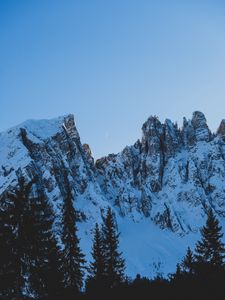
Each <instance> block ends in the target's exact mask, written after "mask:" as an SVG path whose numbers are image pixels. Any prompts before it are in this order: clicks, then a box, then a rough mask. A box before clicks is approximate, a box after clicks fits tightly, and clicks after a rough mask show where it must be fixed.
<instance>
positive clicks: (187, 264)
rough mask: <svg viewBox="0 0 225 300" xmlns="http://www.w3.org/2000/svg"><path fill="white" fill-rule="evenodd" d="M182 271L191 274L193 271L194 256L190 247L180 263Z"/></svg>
mask: <svg viewBox="0 0 225 300" xmlns="http://www.w3.org/2000/svg"><path fill="white" fill-rule="evenodd" d="M181 267H182V271H184V272H186V273H189V274H193V270H194V255H193V252H192V251H191V249H190V247H188V249H187V253H186V255H185V257H184V258H183V260H182V262H181Z"/></svg>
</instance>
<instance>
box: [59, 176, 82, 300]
mask: <svg viewBox="0 0 225 300" xmlns="http://www.w3.org/2000/svg"><path fill="white" fill-rule="evenodd" d="M62 242H63V244H64V250H63V272H64V287H65V293H66V295H67V297H68V298H69V297H73V296H74V295H77V294H78V293H79V292H80V290H81V288H82V285H83V266H84V263H85V260H84V255H83V253H82V252H81V249H80V247H79V239H78V237H77V226H76V212H75V209H74V207H73V196H72V192H71V188H70V185H69V182H68V180H67V179H66V196H65V199H64V204H63V220H62Z"/></svg>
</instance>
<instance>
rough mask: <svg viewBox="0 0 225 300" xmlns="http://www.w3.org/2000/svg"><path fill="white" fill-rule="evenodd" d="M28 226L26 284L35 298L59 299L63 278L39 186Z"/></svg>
mask: <svg viewBox="0 0 225 300" xmlns="http://www.w3.org/2000/svg"><path fill="white" fill-rule="evenodd" d="M29 216H30V222H29V224H30V226H29V229H28V228H27V229H26V232H27V237H28V239H29V241H30V261H31V265H30V269H29V285H30V287H31V291H32V293H35V295H36V296H37V298H38V299H53V298H54V299H59V297H60V295H61V294H60V293H61V291H62V284H63V277H62V271H61V266H60V257H61V254H60V250H59V248H58V246H57V243H56V240H55V238H54V235H53V232H52V224H53V219H52V212H51V208H50V206H49V203H48V201H47V199H46V197H45V195H44V193H43V191H42V190H41V189H39V190H38V194H37V197H35V198H34V199H32V202H31V203H30V213H29Z"/></svg>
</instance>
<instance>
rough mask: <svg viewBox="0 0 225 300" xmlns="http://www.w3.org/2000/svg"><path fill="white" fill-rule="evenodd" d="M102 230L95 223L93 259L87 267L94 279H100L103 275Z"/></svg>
mask: <svg viewBox="0 0 225 300" xmlns="http://www.w3.org/2000/svg"><path fill="white" fill-rule="evenodd" d="M103 243H104V242H103V237H102V232H101V230H100V229H99V226H98V224H97V223H96V225H95V230H94V240H93V247H92V253H91V254H92V258H93V261H92V262H91V264H90V267H89V273H90V276H91V277H92V278H93V279H94V280H96V281H102V280H103V278H104V275H105V269H106V266H105V257H104V244H103Z"/></svg>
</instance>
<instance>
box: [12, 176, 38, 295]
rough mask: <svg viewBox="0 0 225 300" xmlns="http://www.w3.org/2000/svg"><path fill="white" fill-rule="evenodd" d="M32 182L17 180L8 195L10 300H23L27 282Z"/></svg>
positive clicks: (20, 178)
mask: <svg viewBox="0 0 225 300" xmlns="http://www.w3.org/2000/svg"><path fill="white" fill-rule="evenodd" d="M32 184H33V182H29V183H26V182H25V178H24V177H23V176H20V177H19V178H18V186H17V187H16V188H15V190H13V191H12V192H11V193H9V194H8V205H9V208H8V212H7V213H8V215H9V218H10V220H9V222H10V226H11V228H12V230H13V235H14V238H13V242H12V266H13V269H14V281H13V285H14V288H13V289H12V295H11V297H12V299H14V298H15V299H18V300H20V299H23V298H24V292H25V291H24V290H25V285H26V281H27V279H26V278H27V274H28V265H29V262H30V259H29V253H30V243H29V240H28V239H27V234H26V228H29V226H30V223H29V221H28V219H29V197H30V193H31V188H32Z"/></svg>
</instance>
